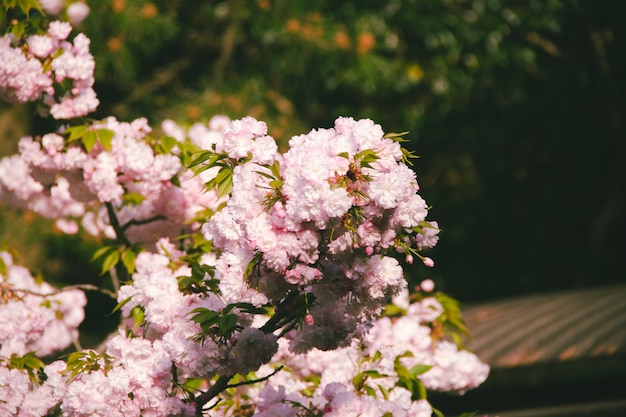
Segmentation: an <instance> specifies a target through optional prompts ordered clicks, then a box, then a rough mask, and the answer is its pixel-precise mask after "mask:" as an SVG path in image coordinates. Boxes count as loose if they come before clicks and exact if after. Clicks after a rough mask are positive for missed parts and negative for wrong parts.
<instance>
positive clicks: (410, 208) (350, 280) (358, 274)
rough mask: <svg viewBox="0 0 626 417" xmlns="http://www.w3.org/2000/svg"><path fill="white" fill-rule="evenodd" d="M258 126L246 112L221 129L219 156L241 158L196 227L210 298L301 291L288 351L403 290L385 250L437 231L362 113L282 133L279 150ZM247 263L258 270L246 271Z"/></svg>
mask: <svg viewBox="0 0 626 417" xmlns="http://www.w3.org/2000/svg"><path fill="white" fill-rule="evenodd" d="M266 133H267V127H266V125H265V123H263V122H259V121H257V120H255V119H253V118H251V117H247V118H244V119H242V120H241V121H236V122H233V124H232V126H231V128H229V129H227V130H226V131H225V132H224V143H223V145H222V146H223V149H224V152H226V153H227V155H228V156H229V157H230V158H231V159H232V160H241V159H244V161H245V162H242V163H239V164H236V165H235V167H234V169H233V180H232V181H233V190H232V193H231V195H230V199H229V200H228V203H227V205H226V207H225V208H223V209H222V210H221V211H219V212H218V213H216V214H215V215H214V216H213V217H211V219H210V220H209V222H208V223H206V224H205V225H204V226H203V229H202V230H203V232H204V234H205V237H206V238H207V239H208V240H211V241H213V244H214V245H215V246H216V247H217V248H219V249H220V250H221V251H222V254H221V256H220V257H219V259H218V260H217V264H216V276H217V277H218V278H219V282H220V284H219V285H220V290H221V294H222V296H223V297H224V299H225V300H226V301H227V302H235V301H247V302H250V303H253V304H256V305H262V304H265V303H267V302H268V301H269V302H274V303H276V302H278V301H280V300H281V299H283V298H284V297H285V296H286V295H287V294H288V293H290V292H293V291H300V292H304V293H306V294H309V295H310V298H311V300H315V302H312V303H311V305H310V309H309V314H308V316H307V319H308V322H309V325H308V326H305V327H303V328H302V329H301V330H299V331H298V332H292V333H290V334H288V335H287V337H288V338H290V339H291V342H292V348H293V349H294V350H296V351H301V352H304V351H307V350H309V349H310V348H312V347H318V348H321V349H325V350H328V349H335V348H337V347H338V346H341V345H345V344H349V343H350V341H351V339H352V338H353V337H358V336H359V335H360V334H361V332H362V331H363V330H364V329H363V328H362V327H361V324H363V323H365V322H367V320H368V319H370V318H371V317H373V316H375V315H376V314H378V313H379V312H380V310H381V309H382V308H383V307H384V306H385V305H386V303H387V301H388V300H389V298H390V297H392V296H394V295H396V294H398V293H399V292H400V291H402V290H403V289H405V288H406V281H405V279H404V273H403V270H402V267H401V266H400V264H399V263H398V261H397V260H396V259H395V258H394V257H392V256H390V252H405V251H407V250H411V251H414V252H416V253H417V248H418V247H419V248H420V249H421V248H426V247H429V246H432V245H434V244H435V243H436V232H437V231H438V229H437V228H436V224H435V225H433V224H432V223H428V222H425V219H426V215H427V205H426V202H425V201H424V200H423V199H422V198H421V197H420V196H419V195H418V194H417V190H418V189H419V187H418V185H417V180H416V177H415V174H414V172H413V171H412V170H410V169H409V168H408V167H407V166H406V165H405V164H404V163H403V162H402V157H403V154H402V151H401V148H400V145H399V143H398V142H397V141H394V140H392V139H389V138H386V137H385V136H384V132H383V130H382V129H381V127H380V126H379V125H377V124H374V123H373V122H372V121H371V120H359V121H355V120H354V119H352V118H347V117H341V118H339V119H337V120H336V122H335V127H334V128H333V129H318V130H313V131H311V132H310V133H308V134H306V135H300V136H296V137H294V138H292V139H291V141H290V142H289V145H290V148H289V150H288V151H287V152H286V153H285V154H284V155H283V154H279V153H278V152H277V151H276V149H277V147H276V145H275V143H274V141H273V140H271V138H270V137H269V136H267V135H266ZM248 155H250V157H249V158H247V156H248ZM277 166H278V167H280V168H279V170H277V169H275V167H277ZM426 229H428V232H423V230H426ZM255 259H256V260H258V264H256V265H255V268H256V271H258V274H259V277H256V276H254V274H253V275H252V276H246V274H245V271H246V269H247V268H248V266H249V265H250V263H251V262H253V263H254V262H255Z"/></svg>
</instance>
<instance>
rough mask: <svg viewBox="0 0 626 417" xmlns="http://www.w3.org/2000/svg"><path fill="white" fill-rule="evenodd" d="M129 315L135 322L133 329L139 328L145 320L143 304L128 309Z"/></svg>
mask: <svg viewBox="0 0 626 417" xmlns="http://www.w3.org/2000/svg"><path fill="white" fill-rule="evenodd" d="M130 315H131V317H132V318H133V321H134V322H135V329H137V328H139V327H140V326H141V325H142V324H143V323H144V321H145V320H146V313H145V310H144V308H143V306H139V305H137V306H135V307H133V309H132V310H130Z"/></svg>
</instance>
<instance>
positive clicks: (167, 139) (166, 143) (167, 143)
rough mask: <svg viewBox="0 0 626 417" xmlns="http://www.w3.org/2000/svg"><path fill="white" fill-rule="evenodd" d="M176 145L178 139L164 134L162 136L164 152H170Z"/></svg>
mask: <svg viewBox="0 0 626 417" xmlns="http://www.w3.org/2000/svg"><path fill="white" fill-rule="evenodd" d="M176 145H178V141H177V140H176V139H175V138H173V137H171V136H163V137H162V138H161V149H162V150H163V153H170V152H171V151H172V149H174V147H175V146H176Z"/></svg>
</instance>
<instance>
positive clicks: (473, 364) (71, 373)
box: [0, 0, 488, 417]
mask: <svg viewBox="0 0 626 417" xmlns="http://www.w3.org/2000/svg"><path fill="white" fill-rule="evenodd" d="M60 3H61V2H60V1H53V0H47V1H45V2H43V1H42V4H45V7H49V8H54V7H57V6H58V7H64V6H59V4H60ZM83 11H84V10H83ZM68 13H69V10H68ZM70 31H71V27H69V25H68V24H65V23H60V22H53V23H52V24H50V26H49V28H48V31H47V32H46V33H45V34H42V35H33V36H30V37H28V38H27V39H23V40H14V39H13V38H12V37H10V36H4V37H3V38H1V39H0V97H2V98H4V99H7V100H9V101H11V102H25V101H33V100H39V99H43V101H42V102H43V103H44V104H47V105H49V106H50V113H51V116H52V117H55V118H58V119H59V118H60V119H66V118H67V119H72V118H75V117H78V116H82V115H84V114H86V112H89V111H92V110H93V109H94V108H95V106H97V104H98V103H97V99H96V98H95V94H94V95H93V97H91V93H92V92H93V90H91V85H92V84H93V78H92V74H93V58H90V55H89V53H88V45H89V40H88V39H87V38H86V37H85V36H84V35H78V36H76V37H75V38H74V42H73V43H71V42H69V41H67V38H68V36H69V33H70ZM19 66H23V67H24V68H26V70H25V71H22V72H16V68H17V67H19ZM61 85H62V86H63V87H64V88H65V87H67V86H68V85H69V86H70V87H69V89H67V91H65V90H63V89H59V87H60V86H61ZM61 90H63V91H61ZM59 91H61V93H62V96H61V97H58V94H59ZM90 97H91V98H90ZM69 126H71V127H69ZM162 130H163V131H164V132H165V134H166V135H168V137H165V138H162V139H160V140H159V139H156V138H154V137H152V136H150V132H151V128H150V127H149V126H148V124H147V121H146V120H145V119H138V120H135V121H133V122H131V123H125V122H120V121H118V120H116V119H115V118H107V119H104V120H102V121H97V122H92V123H90V124H87V125H84V124H76V123H74V124H72V123H70V124H68V125H67V126H63V127H61V129H60V130H59V131H57V132H53V133H49V134H46V135H43V136H41V137H25V138H22V139H21V140H20V143H19V153H18V154H17V155H14V156H11V157H7V158H4V159H2V160H0V200H2V201H3V202H6V203H9V204H11V205H14V206H17V207H21V208H27V209H29V210H32V211H34V212H36V213H39V214H41V215H44V216H47V217H50V218H54V219H56V220H57V223H56V225H57V227H58V228H59V229H61V230H62V231H64V232H67V233H75V232H77V231H78V229H79V227H80V226H82V227H83V229H84V230H86V231H87V232H88V233H90V234H92V235H97V236H100V237H104V238H108V239H111V240H112V241H113V242H114V243H113V245H112V246H109V247H108V248H104V249H107V250H109V249H111V248H112V249H111V251H112V252H110V253H113V254H117V255H119V256H118V258H115V257H113V258H110V259H114V260H116V259H119V258H121V257H122V256H124V255H127V254H128V253H131V255H132V256H131V257H126V258H123V259H121V260H120V261H119V262H120V264H118V267H119V270H122V269H125V270H126V271H127V272H128V273H129V275H128V276H127V277H126V278H128V280H125V281H124V282H123V285H122V286H121V287H120V288H119V290H118V291H117V294H116V296H117V301H118V303H119V304H118V308H119V309H120V311H121V312H122V316H123V318H124V320H123V322H122V323H121V325H120V328H119V332H118V333H117V334H115V335H112V336H111V337H110V338H109V339H108V341H107V342H106V343H104V344H103V345H102V346H101V347H100V348H99V349H98V351H97V352H96V351H93V350H81V351H77V352H74V353H72V354H71V355H70V356H69V357H68V358H67V360H66V361H54V362H52V363H49V364H47V365H45V364H44V363H43V362H38V361H39V359H36V358H34V357H33V356H32V355H39V356H45V355H50V354H52V353H53V352H54V351H57V350H59V349H63V348H65V347H66V346H68V345H69V344H70V343H71V342H72V340H74V339H75V338H76V336H77V330H76V329H77V326H78V324H79V323H80V322H81V321H82V319H83V314H84V313H83V307H84V305H85V297H84V294H83V293H82V292H79V291H76V290H72V289H67V290H55V289H53V288H52V287H50V286H48V285H47V284H38V283H36V282H35V281H34V279H33V278H32V276H31V275H30V273H29V272H28V271H27V270H26V269H25V268H22V267H19V266H16V265H14V264H13V260H12V258H11V257H10V256H9V255H8V254H6V253H4V252H2V253H0V271H3V272H2V276H1V277H0V278H1V281H0V414H2V415H8V416H25V417H26V416H34V417H38V416H44V415H63V416H64V417H80V416H102V417H118V416H120V417H121V416H131V417H140V416H143V417H149V416H155V417H156V416H199V415H206V414H209V415H216V416H235V415H242V414H245V415H253V416H257V417H261V416H263V417H267V416H279V417H287V416H289V417H296V416H299V415H303V413H305V414H307V415H316V416H319V415H324V416H355V417H356V416H388V415H393V416H418V417H419V416H430V415H431V413H432V408H431V406H430V404H429V403H428V401H426V400H425V399H419V400H415V398H416V392H415V390H414V389H413V390H412V389H410V388H409V387H410V386H411V384H413V383H415V384H417V383H418V382H417V381H418V379H419V381H420V382H419V383H420V384H423V385H424V386H426V387H427V388H429V389H434V390H452V391H458V392H463V391H465V390H467V389H471V388H473V387H476V386H477V385H479V384H480V383H482V381H484V379H485V378H486V375H487V373H488V367H487V366H486V365H484V364H482V363H481V362H480V361H479V360H478V359H477V358H476V357H475V356H474V355H473V354H471V353H469V352H466V351H463V350H459V349H458V347H457V346H456V345H454V344H452V343H449V342H447V341H445V340H444V339H443V338H442V336H441V335H439V334H435V333H433V332H432V331H431V328H434V327H436V326H435V325H434V324H433V323H434V322H435V321H436V320H438V319H439V317H440V315H441V314H442V312H443V311H444V307H443V306H442V304H440V303H439V302H438V301H437V299H436V298H435V297H434V296H433V297H426V298H422V299H421V301H419V302H415V303H413V304H409V302H408V301H407V299H408V290H407V283H406V281H405V278H404V272H403V269H402V266H401V265H400V263H399V261H398V260H397V259H396V257H404V258H405V260H406V261H407V262H408V263H412V262H413V257H414V256H417V257H419V258H420V259H422V261H423V262H424V264H425V265H426V266H432V264H433V261H432V260H431V259H430V258H427V257H424V256H422V254H421V251H422V250H424V249H427V248H430V247H433V246H434V245H435V244H436V243H437V240H438V232H439V229H438V225H437V223H436V222H434V221H427V220H426V217H427V205H426V203H425V201H424V200H423V199H422V198H421V197H420V196H419V194H418V193H417V191H418V190H419V186H418V183H417V179H416V176H415V173H414V172H413V171H412V170H411V169H409V168H408V167H407V166H406V164H405V162H406V161H405V157H406V155H405V154H404V152H403V150H402V148H401V147H400V145H399V143H398V142H397V141H395V140H394V139H393V138H392V137H387V136H386V135H385V134H384V132H383V130H382V128H381V127H380V126H379V125H377V124H375V123H374V122H372V121H371V120H368V119H365V120H354V119H352V118H348V117H340V118H338V119H337V120H336V121H335V126H334V127H333V128H331V129H318V130H313V131H311V132H309V133H308V134H305V135H300V136H296V137H294V138H292V139H291V141H290V143H289V145H290V148H289V150H288V151H287V152H286V153H284V154H281V153H279V152H278V147H277V145H276V142H275V141H274V139H273V138H272V137H271V136H269V135H268V134H267V126H266V124H265V123H264V122H261V121H258V120H256V119H254V118H252V117H245V118H243V119H241V120H235V121H231V120H230V119H228V118H227V117H224V116H216V117H214V118H213V119H212V120H211V121H210V122H209V123H208V124H200V123H198V124H195V125H193V126H191V127H190V128H189V129H188V130H185V129H183V128H182V127H180V126H178V125H176V124H175V123H174V122H172V121H169V120H168V121H165V122H164V123H163V125H162ZM207 219H208V220H207ZM79 225H80V226H79ZM131 247H132V249H129V248H131ZM139 248H140V249H139ZM122 253H123V254H124V255H121V254H122ZM112 275H113V274H112ZM422 289H423V291H424V292H430V291H432V288H429V285H426V284H425V283H424V284H423V285H422ZM394 297H395V300H396V301H395V302H396V303H400V304H399V305H400V307H402V309H404V310H405V313H404V314H403V315H401V316H400V317H395V318H394V319H390V318H388V317H382V318H380V317H379V316H380V313H381V312H382V310H383V308H384V307H385V306H386V305H388V303H389V302H390V300H392V299H394ZM402 300H404V301H402ZM107 313H108V312H107ZM279 365H283V366H284V367H285V369H283V368H279V367H277V366H279ZM420 367H422V368H421V369H422V371H423V373H421V374H417V373H416V372H412V371H406V372H400V371H401V370H402V369H405V370H406V369H409V368H410V369H412V370H414V369H420ZM407 375H409V376H407ZM411 375H412V376H411ZM406 378H409V379H410V378H414V379H415V381H413V380H412V379H411V380H406Z"/></svg>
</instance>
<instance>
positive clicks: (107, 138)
mask: <svg viewBox="0 0 626 417" xmlns="http://www.w3.org/2000/svg"><path fill="white" fill-rule="evenodd" d="M114 134H115V132H113V131H112V130H110V129H99V130H98V139H99V140H100V144H102V147H103V148H104V149H105V150H107V151H111V141H112V140H113V136H114Z"/></svg>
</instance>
